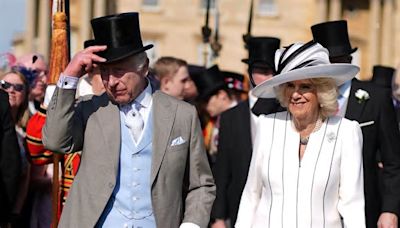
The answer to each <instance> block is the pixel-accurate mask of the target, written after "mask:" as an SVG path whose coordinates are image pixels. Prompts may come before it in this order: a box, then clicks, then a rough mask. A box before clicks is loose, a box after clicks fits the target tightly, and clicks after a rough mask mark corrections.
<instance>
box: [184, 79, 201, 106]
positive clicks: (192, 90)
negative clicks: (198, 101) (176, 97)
mask: <svg viewBox="0 0 400 228" xmlns="http://www.w3.org/2000/svg"><path fill="white" fill-rule="evenodd" d="M183 93H184V95H183V97H184V99H185V100H189V101H190V100H193V99H195V98H196V97H197V96H198V95H199V91H197V87H196V84H195V83H194V81H193V80H192V79H191V78H189V81H188V86H187V87H186V88H185V90H184V91H183Z"/></svg>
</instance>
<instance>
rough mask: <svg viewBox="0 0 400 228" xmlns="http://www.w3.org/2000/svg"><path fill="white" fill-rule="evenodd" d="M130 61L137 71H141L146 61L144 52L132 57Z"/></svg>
mask: <svg viewBox="0 0 400 228" xmlns="http://www.w3.org/2000/svg"><path fill="white" fill-rule="evenodd" d="M131 61H132V62H133V63H134V64H135V65H134V67H135V69H136V70H137V71H141V70H143V67H144V66H146V63H147V61H148V58H147V54H146V52H140V53H139V54H136V55H133V56H132V57H131Z"/></svg>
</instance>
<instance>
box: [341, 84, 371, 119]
mask: <svg viewBox="0 0 400 228" xmlns="http://www.w3.org/2000/svg"><path fill="white" fill-rule="evenodd" d="M358 89H360V88H359V87H358V86H355V85H354V83H352V84H351V89H350V94H349V100H348V103H347V108H346V115H345V117H346V118H347V119H350V120H358V121H359V120H360V118H361V115H362V113H363V112H364V109H365V104H366V102H368V101H363V102H361V103H359V102H358V101H357V98H356V96H355V93H356V91H357V90H358Z"/></svg>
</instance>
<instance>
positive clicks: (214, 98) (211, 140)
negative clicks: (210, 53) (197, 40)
mask: <svg viewBox="0 0 400 228" xmlns="http://www.w3.org/2000/svg"><path fill="white" fill-rule="evenodd" d="M194 80H195V81H194V82H195V84H196V87H197V88H198V91H199V94H200V95H199V98H198V99H199V100H200V109H201V110H202V111H200V113H205V114H206V115H207V117H208V121H206V123H205V124H204V126H205V127H204V128H203V135H204V140H205V145H206V149H207V153H208V155H209V157H208V158H209V162H210V164H211V165H213V164H214V163H215V160H216V155H217V146H218V131H219V118H220V115H221V113H223V112H225V111H226V110H228V109H230V108H233V107H235V106H236V105H237V104H238V101H237V100H236V98H235V96H234V95H233V94H232V92H231V91H230V90H229V89H228V88H227V85H226V83H225V80H224V76H223V75H222V73H221V71H220V69H219V67H218V66H217V65H214V66H212V67H210V68H208V69H207V70H206V71H205V72H204V74H203V75H202V76H201V77H196V78H194Z"/></svg>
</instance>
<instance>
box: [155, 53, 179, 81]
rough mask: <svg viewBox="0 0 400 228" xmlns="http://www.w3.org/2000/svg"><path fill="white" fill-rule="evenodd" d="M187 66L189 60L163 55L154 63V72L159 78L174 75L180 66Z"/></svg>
mask: <svg viewBox="0 0 400 228" xmlns="http://www.w3.org/2000/svg"><path fill="white" fill-rule="evenodd" d="M182 66H187V62H186V61H185V60H182V59H178V58H175V57H171V56H166V57H161V58H159V59H158V60H157V61H156V63H155V64H154V72H155V74H156V76H157V77H158V79H159V80H161V79H162V78H165V77H172V76H173V75H175V74H176V72H178V70H179V68H180V67H182Z"/></svg>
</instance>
